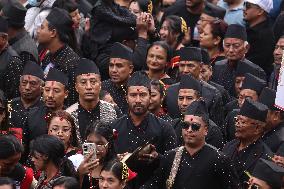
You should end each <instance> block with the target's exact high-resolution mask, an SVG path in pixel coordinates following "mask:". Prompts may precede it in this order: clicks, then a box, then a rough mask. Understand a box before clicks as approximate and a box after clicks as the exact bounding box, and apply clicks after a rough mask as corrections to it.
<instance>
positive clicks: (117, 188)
mask: <svg viewBox="0 0 284 189" xmlns="http://www.w3.org/2000/svg"><path fill="white" fill-rule="evenodd" d="M99 187H100V189H123V188H124V187H125V182H120V180H118V178H116V177H115V176H114V174H113V173H112V172H111V171H102V172H101V178H100V180H99Z"/></svg>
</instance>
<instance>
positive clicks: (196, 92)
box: [174, 75, 224, 149]
mask: <svg viewBox="0 0 284 189" xmlns="http://www.w3.org/2000/svg"><path fill="white" fill-rule="evenodd" d="M200 92H201V85H200V82H199V81H197V80H195V79H194V78H193V77H191V76H190V75H182V76H181V80H180V85H179V93H178V106H179V110H180V112H181V117H180V118H179V119H176V120H175V123H174V128H175V131H176V135H177V141H178V146H180V145H183V144H184V143H183V142H184V141H183V138H182V125H183V123H184V120H185V119H186V117H187V116H189V115H187V114H186V113H187V111H186V110H187V109H188V107H189V106H190V104H191V103H192V102H194V101H196V100H199V99H200V98H201V97H200ZM207 113H208V112H207ZM207 128H208V134H207V135H206V138H205V140H206V143H208V144H210V145H212V146H214V147H216V148H218V149H221V148H223V145H224V144H223V136H222V132H221V130H220V127H218V126H217V125H216V124H215V123H214V122H213V121H212V120H210V119H209V124H208V125H207Z"/></svg>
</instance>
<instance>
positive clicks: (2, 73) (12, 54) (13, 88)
mask: <svg viewBox="0 0 284 189" xmlns="http://www.w3.org/2000/svg"><path fill="white" fill-rule="evenodd" d="M23 68H24V65H23V63H22V61H21V59H20V57H19V55H18V54H17V52H16V51H15V50H14V49H12V47H10V46H8V47H7V48H5V49H3V50H2V51H1V52H0V89H1V90H2V91H3V92H4V93H5V96H6V98H7V99H12V98H16V97H18V96H19V95H20V94H19V84H20V77H21V75H22V72H23Z"/></svg>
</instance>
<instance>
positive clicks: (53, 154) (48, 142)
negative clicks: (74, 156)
mask: <svg viewBox="0 0 284 189" xmlns="http://www.w3.org/2000/svg"><path fill="white" fill-rule="evenodd" d="M30 148H31V154H32V155H34V154H35V152H37V153H40V154H42V155H45V156H47V157H48V159H47V161H51V162H52V163H53V164H54V165H55V166H57V167H58V168H59V171H60V172H61V173H62V175H63V176H73V177H74V176H76V171H75V169H74V166H73V163H72V162H71V161H70V160H69V159H68V158H67V157H65V149H64V144H63V142H62V141H61V140H60V139H59V138H58V137H55V136H51V135H47V134H45V135H42V136H39V137H37V138H36V139H35V140H33V141H32V142H31V147H30Z"/></svg>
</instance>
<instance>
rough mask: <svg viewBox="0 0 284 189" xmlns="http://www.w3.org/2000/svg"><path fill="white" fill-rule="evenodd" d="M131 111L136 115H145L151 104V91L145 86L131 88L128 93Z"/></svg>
mask: <svg viewBox="0 0 284 189" xmlns="http://www.w3.org/2000/svg"><path fill="white" fill-rule="evenodd" d="M126 99H127V102H128V107H129V111H130V112H131V113H133V114H134V115H137V116H139V115H144V114H145V113H146V112H147V111H148V108H149V104H150V91H149V89H148V88H147V87H144V86H131V87H128V91H127V98H126Z"/></svg>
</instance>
